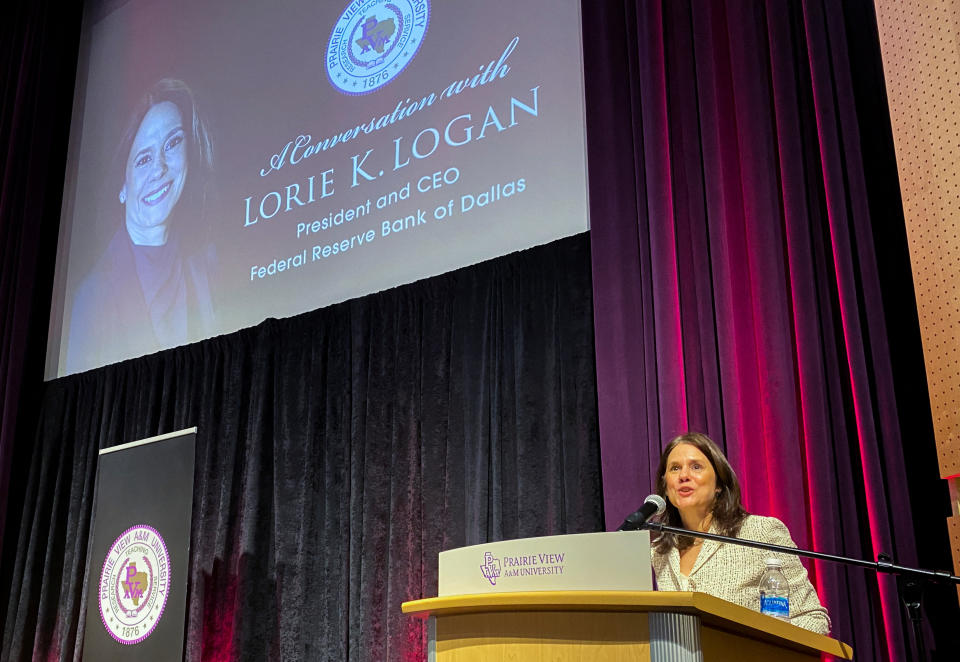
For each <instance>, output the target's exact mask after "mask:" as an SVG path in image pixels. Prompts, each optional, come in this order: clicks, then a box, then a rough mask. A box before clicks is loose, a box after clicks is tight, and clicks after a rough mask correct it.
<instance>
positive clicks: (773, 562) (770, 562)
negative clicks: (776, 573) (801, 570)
mask: <svg viewBox="0 0 960 662" xmlns="http://www.w3.org/2000/svg"><path fill="white" fill-rule="evenodd" d="M764 563H766V564H767V567H768V568H782V567H783V563H782V562H781V561H780V559H775V558H773V557H770V558H769V559H767V560H765V561H764Z"/></svg>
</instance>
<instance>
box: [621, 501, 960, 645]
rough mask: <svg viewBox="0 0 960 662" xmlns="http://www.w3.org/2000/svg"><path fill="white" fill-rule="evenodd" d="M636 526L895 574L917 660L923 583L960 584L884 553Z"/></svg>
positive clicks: (654, 524)
mask: <svg viewBox="0 0 960 662" xmlns="http://www.w3.org/2000/svg"><path fill="white" fill-rule="evenodd" d="M640 528H643V529H649V530H651V531H658V532H660V533H665V532H666V533H675V534H678V535H681V536H688V537H691V538H703V539H704V540H714V541H716V542H728V543H731V544H733V545H740V546H742V547H754V548H756V549H763V550H766V551H769V552H781V553H783V554H792V555H793V556H805V557H808V558H811V559H818V560H821V561H830V562H831V563H841V564H843V565H852V566H857V567H860V568H868V569H870V570H873V571H874V572H877V573H881V572H883V573H887V574H890V575H895V576H896V578H897V590H898V591H899V593H900V599H901V600H902V601H903V604H904V606H905V607H906V609H907V613H908V614H909V616H910V620H911V622H912V623H913V635H914V639H915V643H916V647H917V654H918V656H919V657H918V659H919V660H926V659H927V653H926V645H925V644H924V641H923V633H922V628H921V623H922V619H923V616H922V615H921V612H920V600H921V597H922V594H923V586H924V583H927V582H929V583H933V584H955V585H960V577H957V576H956V575H951V574H950V573H948V572H940V571H936V570H924V569H922V568H911V567H909V566H904V565H898V564H896V563H894V562H893V559H892V558H891V557H890V556H888V555H886V554H880V555H879V556H878V557H877V560H876V562H874V561H865V560H863V559H854V558H850V557H847V556H837V555H835V554H824V553H823V552H814V551H811V550H808V549H799V548H797V547H787V546H785V545H774V544H771V543H766V542H758V541H756V540H744V539H743V538H732V537H730V536H722V535H719V534H717V533H707V532H704V531H690V530H689V529H681V528H679V527H676V526H667V525H666V524H663V523H661V522H653V521H650V520H647V521H646V522H643V523H642V524H641V525H640Z"/></svg>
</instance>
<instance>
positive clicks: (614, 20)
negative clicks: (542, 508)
mask: <svg viewBox="0 0 960 662" xmlns="http://www.w3.org/2000/svg"><path fill="white" fill-rule="evenodd" d="M585 7H586V5H585ZM584 21H585V30H584V33H585V35H587V43H588V44H589V45H588V46H587V63H586V76H587V98H588V99H590V100H591V101H590V104H589V105H588V108H589V110H588V113H589V114H590V116H591V126H593V127H599V126H602V127H604V130H603V131H599V130H595V131H593V132H591V133H590V134H589V136H590V164H591V172H590V174H591V190H592V191H593V192H597V191H603V194H602V195H597V194H596V193H594V195H592V197H591V208H592V220H591V225H592V229H591V233H592V237H593V239H592V251H593V274H594V297H595V320H596V337H597V341H596V342H597V384H598V397H599V416H600V419H599V421H600V433H601V447H602V455H603V478H604V494H605V512H606V522H607V526H608V527H611V526H615V525H616V524H617V523H618V522H619V521H620V520H621V519H622V518H623V517H624V516H625V515H626V514H627V513H629V512H630V511H631V510H632V509H633V508H635V507H636V504H638V503H640V502H641V501H642V499H643V497H644V496H645V495H646V494H647V493H649V492H650V491H651V488H652V487H653V486H654V484H655V476H654V475H653V474H654V472H655V469H656V466H657V460H658V457H659V454H660V450H661V448H662V447H663V446H664V445H665V444H666V442H667V441H668V440H669V439H670V438H672V437H673V436H675V435H677V434H679V433H681V432H683V431H686V430H688V429H690V430H698V431H703V432H706V433H708V434H710V435H711V436H712V437H714V438H715V439H717V440H718V441H719V442H720V443H721V445H722V446H724V448H725V450H726V453H727V454H728V456H729V458H730V460H731V462H732V464H733V466H734V468H735V469H736V470H737V473H738V474H739V476H740V477H741V482H742V484H743V491H744V497H745V502H746V506H747V508H748V509H749V510H751V511H753V512H756V513H759V514H767V515H774V516H777V517H779V518H781V519H782V520H784V521H785V522H786V524H787V525H788V527H789V528H790V530H791V532H792V534H793V537H794V539H795V540H796V542H797V543H798V544H799V545H800V546H801V547H808V548H814V549H817V550H819V551H824V552H832V553H835V554H841V555H846V556H853V557H858V558H866V559H873V560H875V559H876V558H877V555H878V554H880V553H883V552H886V553H889V554H893V555H894V556H895V557H896V558H897V559H898V561H899V562H902V563H904V564H906V565H915V564H916V563H917V561H918V559H919V556H918V547H919V546H920V545H918V540H917V536H918V534H919V533H920V532H921V531H922V528H921V527H920V525H918V526H917V528H915V526H914V521H913V519H912V518H913V515H914V514H915V513H916V512H918V511H921V510H924V509H930V506H931V504H933V505H934V506H936V507H940V506H941V504H946V503H947V501H946V500H945V497H946V495H945V494H943V493H942V492H943V491H942V490H941V491H940V492H938V493H937V494H935V495H932V494H931V490H929V489H926V490H925V491H924V493H923V494H920V493H917V492H913V493H912V491H911V489H909V487H908V478H909V477H910V476H909V470H910V467H911V466H918V465H920V464H922V465H923V466H924V473H923V477H922V478H921V479H920V481H918V482H922V483H925V484H926V485H928V486H929V485H930V484H931V483H934V482H935V481H937V480H938V477H937V470H936V464H935V462H934V450H933V437H932V433H931V426H930V413H929V405H928V404H926V403H925V400H924V399H923V397H922V395H921V397H917V395H916V393H908V392H906V391H908V390H910V389H915V392H919V393H920V394H925V382H924V379H923V375H922V358H921V355H920V350H919V348H920V345H919V334H918V332H917V323H916V310H915V303H914V301H913V298H912V287H911V285H910V282H911V276H910V271H909V263H908V261H907V257H906V239H905V230H904V226H903V217H902V211H901V206H900V200H899V197H898V194H897V191H898V187H897V178H896V170H895V168H896V165H895V161H894V155H893V147H892V140H891V137H890V127H889V117H888V115H887V111H886V100H885V97H884V92H883V78H882V69H881V65H880V54H879V45H878V42H877V37H876V24H875V19H874V17H873V5H872V2H869V1H863V2H842V3H841V2H834V1H833V0H803V1H802V2H799V1H798V2H779V1H769V2H762V1H756V0H726V1H713V2H696V1H689V2H687V1H678V0H670V1H667V2H653V1H648V0H643V1H636V2H634V1H628V2H621V3H594V4H591V5H590V9H589V11H586V10H585V14H584ZM590 35H604V36H605V38H604V39H599V38H594V39H591V38H590ZM891 245H892V246H893V248H892V249H891V248H890V246H891ZM898 297H899V298H898ZM893 327H897V329H898V330H893ZM903 329H906V330H905V331H904V330H903ZM898 361H899V362H901V364H902V362H903V361H910V362H912V363H911V364H910V365H911V366H912V367H910V368H901V367H898V365H901V364H898ZM911 370H912V373H911V374H910V375H908V376H909V377H910V379H908V380H905V381H903V382H901V383H899V384H898V382H897V379H896V378H897V376H898V375H901V374H906V372H909V371H911ZM918 373H919V374H918ZM906 403H910V405H911V406H912V405H916V408H915V409H912V408H906V407H905V404H906ZM931 496H932V497H933V498H931V499H930V500H929V501H926V499H927V498H929V497H931ZM912 499H913V500H914V501H912ZM940 499H942V501H938V500H940ZM934 526H935V527H936V528H934V527H931V529H930V530H928V531H924V535H925V536H926V537H927V539H928V540H929V544H932V545H934V546H936V547H937V548H938V549H940V550H945V549H947V544H946V535H945V526H944V524H943V520H942V519H935V520H934ZM941 534H942V535H941ZM938 559H940V560H941V561H942V563H939V564H938V565H939V567H940V568H947V567H949V559H946V558H943V557H938ZM809 567H810V568H811V570H812V571H813V572H812V574H813V576H814V582H815V585H816V586H817V588H818V591H819V593H820V595H821V597H822V599H824V601H825V603H826V605H827V606H828V608H829V610H830V614H831V616H832V618H833V626H834V634H835V635H836V636H837V637H838V638H840V639H843V640H846V641H848V642H850V643H851V644H852V645H853V647H854V650H855V651H856V653H857V658H858V659H864V660H886V659H891V660H903V659H906V646H907V645H908V644H909V640H908V639H906V637H907V634H906V632H907V630H906V627H907V626H906V624H905V622H904V620H903V617H902V612H901V608H900V605H899V602H898V597H897V591H896V586H895V583H894V581H893V579H892V578H890V577H889V576H882V577H881V578H880V580H879V582H878V581H877V579H876V578H875V577H874V576H873V575H872V574H870V573H866V572H864V571H862V570H851V571H849V572H845V571H842V570H840V569H839V568H838V567H837V566H834V565H830V564H826V563H820V562H818V563H816V564H809ZM951 593H952V591H951ZM953 598H954V599H953V600H951V601H949V602H946V603H944V604H945V605H946V606H947V607H948V608H950V613H956V604H955V596H953ZM951 602H952V605H951ZM930 611H931V612H932V614H931V615H932V616H933V618H935V619H936V618H938V617H939V616H940V614H938V613H936V610H930ZM935 623H939V625H940V629H941V631H942V632H945V631H949V630H951V628H950V626H949V625H948V622H947V621H935ZM953 629H955V628H953Z"/></svg>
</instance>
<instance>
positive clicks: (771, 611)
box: [760, 595, 790, 618]
mask: <svg viewBox="0 0 960 662" xmlns="http://www.w3.org/2000/svg"><path fill="white" fill-rule="evenodd" d="M760 612H761V613H763V614H766V615H768V616H776V617H777V618H787V617H788V616H789V615H790V601H789V600H788V599H787V598H776V597H774V596H772V595H763V596H760Z"/></svg>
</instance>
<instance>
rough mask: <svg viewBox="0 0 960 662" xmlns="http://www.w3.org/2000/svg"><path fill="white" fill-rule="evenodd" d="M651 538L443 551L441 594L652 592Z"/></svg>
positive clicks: (510, 543) (579, 538) (593, 537)
mask: <svg viewBox="0 0 960 662" xmlns="http://www.w3.org/2000/svg"><path fill="white" fill-rule="evenodd" d="M651 590H653V570H652V567H651V565H650V533H649V532H648V531H618V532H614V533H579V534H573V535H566V536H545V537H542V538H520V539H518V540H503V541H501V542H492V543H485V544H482V545H472V546H470V547H460V548H459V549H451V550H449V551H446V552H440V563H439V577H438V591H437V595H438V596H440V597H443V596H448V595H470V594H474V593H507V592H513V591H651Z"/></svg>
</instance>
